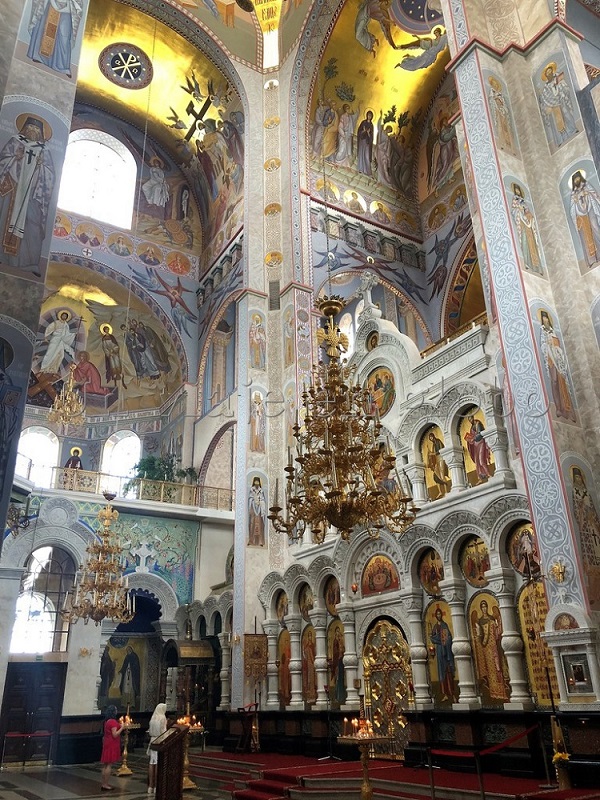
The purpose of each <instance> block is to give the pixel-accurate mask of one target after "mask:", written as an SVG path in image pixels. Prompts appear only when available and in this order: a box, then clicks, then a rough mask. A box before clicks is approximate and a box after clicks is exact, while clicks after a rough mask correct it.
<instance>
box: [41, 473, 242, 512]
mask: <svg viewBox="0 0 600 800" xmlns="http://www.w3.org/2000/svg"><path fill="white" fill-rule="evenodd" d="M52 487H53V488H54V489H63V490H65V491H72V492H88V493H89V494H102V493H103V492H107V491H108V492H114V493H115V494H116V495H117V496H118V497H126V498H128V499H130V500H152V501H155V502H158V503H174V504H178V505H182V506H198V507H199V508H212V509H216V510H218V511H232V510H233V499H234V492H233V490H231V489H219V488H217V487H214V486H198V485H196V484H190V483H171V482H170V481H151V480H148V478H122V477H119V476H116V475H108V474H107V473H106V472H92V471H90V470H85V469H65V468H64V467H53V468H52Z"/></svg>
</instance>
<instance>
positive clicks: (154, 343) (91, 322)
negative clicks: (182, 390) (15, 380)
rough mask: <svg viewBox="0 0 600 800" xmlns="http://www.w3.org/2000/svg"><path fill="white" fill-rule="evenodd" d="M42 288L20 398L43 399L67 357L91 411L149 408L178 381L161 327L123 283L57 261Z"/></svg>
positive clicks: (47, 400)
mask: <svg viewBox="0 0 600 800" xmlns="http://www.w3.org/2000/svg"><path fill="white" fill-rule="evenodd" d="M47 288H48V289H49V296H48V297H47V298H46V300H45V301H44V303H43V305H42V310H41V317H40V326H39V330H38V334H37V340H36V347H35V351H34V357H33V364H32V374H31V379H30V386H29V390H28V403H30V404H31V405H41V406H46V407H48V406H50V405H51V404H52V401H53V399H54V397H55V396H56V393H57V392H59V391H60V388H61V387H62V384H63V381H64V380H65V378H66V377H67V375H68V372H69V367H70V366H71V365H75V371H74V378H75V382H76V385H77V386H78V387H79V389H80V390H81V392H82V393H83V395H84V398H85V402H86V407H87V408H88V409H89V410H90V411H92V412H96V413H103V412H107V411H140V410H142V409H149V408H157V407H159V406H161V405H162V404H163V403H164V402H165V400H167V399H168V397H169V396H170V395H171V394H172V393H173V392H174V391H175V390H176V389H178V388H179V386H180V385H181V382H182V373H181V367H180V360H179V356H178V353H177V350H176V349H175V347H174V344H173V342H172V340H171V338H170V336H169V334H168V332H167V330H166V329H165V328H164V327H163V326H162V325H161V323H160V322H159V320H158V319H157V317H156V315H155V314H153V313H152V312H151V311H150V309H149V308H148V306H147V305H145V304H144V303H143V302H142V301H141V300H140V299H139V298H138V297H136V296H135V295H133V294H132V293H131V292H129V291H128V290H127V288H125V287H124V286H122V285H119V284H118V283H115V282H113V281H111V280H109V279H107V278H105V277H103V276H101V275H96V274H94V275H90V273H89V271H88V270H84V269H82V268H79V269H78V268H76V267H73V265H69V266H67V265H59V264H53V265H52V268H51V270H50V271H49V276H48V281H47Z"/></svg>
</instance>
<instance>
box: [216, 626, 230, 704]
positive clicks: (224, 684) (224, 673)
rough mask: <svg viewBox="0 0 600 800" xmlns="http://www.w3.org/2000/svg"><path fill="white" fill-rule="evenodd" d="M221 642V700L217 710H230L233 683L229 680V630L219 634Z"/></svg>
mask: <svg viewBox="0 0 600 800" xmlns="http://www.w3.org/2000/svg"><path fill="white" fill-rule="evenodd" d="M219 642H220V643H221V671H220V672H219V678H220V681H221V702H220V703H219V706H218V708H217V711H229V709H230V707H231V694H230V693H231V685H230V682H229V678H230V670H231V646H230V643H229V632H228V631H225V632H224V633H220V634H219Z"/></svg>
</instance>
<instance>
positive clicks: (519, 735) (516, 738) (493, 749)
mask: <svg viewBox="0 0 600 800" xmlns="http://www.w3.org/2000/svg"><path fill="white" fill-rule="evenodd" d="M536 728H537V725H532V726H531V728H527V730H526V731H523V733H517V734H515V736H511V737H510V739H505V740H504V741H503V742H500V744H494V745H492V746H491V747H487V748H486V749H485V750H481V752H480V755H482V756H487V755H488V754H489V753H495V752H496V750H501V749H502V748H503V747H507V746H508V745H509V744H512V743H513V742H518V741H519V739H522V738H523V737H524V736H528V735H529V734H530V733H531V731H534V730H535V729H536Z"/></svg>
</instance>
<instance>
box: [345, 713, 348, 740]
mask: <svg viewBox="0 0 600 800" xmlns="http://www.w3.org/2000/svg"><path fill="white" fill-rule="evenodd" d="M344 736H348V718H347V717H344Z"/></svg>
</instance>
